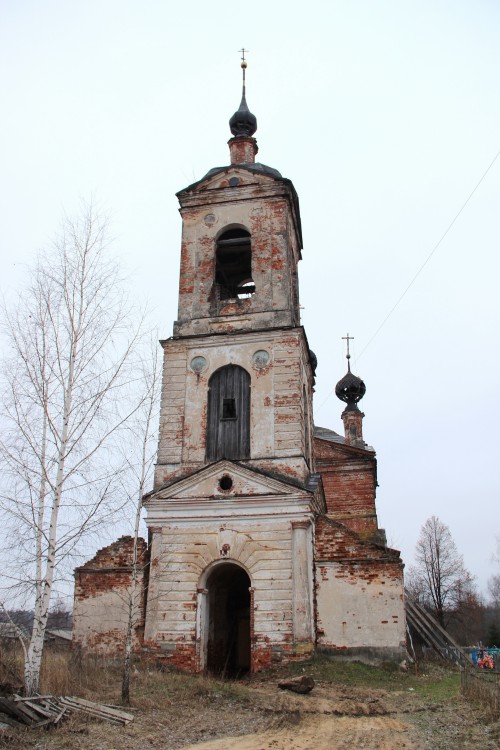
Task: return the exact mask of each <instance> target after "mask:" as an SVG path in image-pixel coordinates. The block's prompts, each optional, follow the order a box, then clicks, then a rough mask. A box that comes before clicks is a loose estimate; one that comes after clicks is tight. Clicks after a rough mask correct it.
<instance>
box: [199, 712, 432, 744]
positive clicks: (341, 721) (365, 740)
mask: <svg viewBox="0 0 500 750" xmlns="http://www.w3.org/2000/svg"><path fill="white" fill-rule="evenodd" d="M408 732H409V728H408V725H406V724H404V723H403V722H401V721H399V720H397V719H392V718H388V717H358V718H352V717H347V716H344V717H333V716H319V717H316V716H314V717H313V716H308V717H306V718H305V719H304V720H303V721H301V722H300V724H299V725H298V726H297V727H289V728H287V729H275V730H271V731H268V732H264V733H262V734H247V735H244V736H243V737H226V738H225V739H220V740H214V741H212V742H203V743H202V744H198V745H189V746H188V747H186V750H352V748H356V749H357V748H366V750H400V749H401V748H405V750H420V748H421V747H422V746H420V745H415V744H414V743H413V742H412V741H411V740H410V738H409V734H408Z"/></svg>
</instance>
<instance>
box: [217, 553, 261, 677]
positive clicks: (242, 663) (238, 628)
mask: <svg viewBox="0 0 500 750" xmlns="http://www.w3.org/2000/svg"><path fill="white" fill-rule="evenodd" d="M250 586H251V582H250V578H249V576H248V574H247V573H246V571H245V570H243V568H240V566H239V565H235V564H234V563H231V562H225V563H221V564H220V565H216V566H215V568H214V569H213V570H212V572H211V573H210V575H209V577H208V579H207V583H206V588H207V590H208V594H207V598H208V602H207V603H208V613H207V614H208V618H207V620H208V622H207V624H208V628H207V651H206V654H207V661H206V666H207V669H208V671H209V672H212V673H214V674H218V675H221V676H223V677H239V676H241V675H243V674H245V673H246V672H248V671H249V670H250Z"/></svg>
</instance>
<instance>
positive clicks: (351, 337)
mask: <svg viewBox="0 0 500 750" xmlns="http://www.w3.org/2000/svg"><path fill="white" fill-rule="evenodd" d="M342 340H344V341H347V354H346V359H347V368H348V370H349V372H351V363H350V362H349V360H350V359H351V354H350V352H349V341H354V336H349V334H347V336H342Z"/></svg>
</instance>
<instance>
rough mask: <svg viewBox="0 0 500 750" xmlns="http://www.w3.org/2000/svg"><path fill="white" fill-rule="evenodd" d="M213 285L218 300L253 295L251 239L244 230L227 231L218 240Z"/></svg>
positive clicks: (238, 228) (237, 228) (239, 228)
mask: <svg viewBox="0 0 500 750" xmlns="http://www.w3.org/2000/svg"><path fill="white" fill-rule="evenodd" d="M215 283H216V285H217V289H218V294H219V299H220V300H229V299H246V298H247V297H251V296H252V294H254V293H255V284H254V283H253V280H252V246H251V238H250V232H248V231H247V230H246V229H243V228H242V227H236V228H233V229H227V230H226V231H225V232H223V233H222V234H221V235H220V237H219V238H218V240H217V243H216V248H215Z"/></svg>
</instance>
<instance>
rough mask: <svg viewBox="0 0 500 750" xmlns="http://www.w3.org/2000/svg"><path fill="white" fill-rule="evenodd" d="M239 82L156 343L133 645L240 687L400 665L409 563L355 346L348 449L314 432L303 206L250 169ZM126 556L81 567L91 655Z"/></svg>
mask: <svg viewBox="0 0 500 750" xmlns="http://www.w3.org/2000/svg"><path fill="white" fill-rule="evenodd" d="M242 67H243V97H242V101H241V104H240V107H239V109H238V111H237V112H236V113H235V114H234V115H233V116H232V117H231V120H230V129H231V133H232V137H231V139H230V140H229V155H230V164H229V166H224V167H216V168H214V169H211V170H210V171H209V172H208V173H207V174H206V175H205V177H203V178H202V179H201V180H199V181H198V182H195V183H194V184H192V185H189V186H188V187H186V188H185V189H183V190H181V191H180V192H179V193H178V199H179V203H180V213H181V217H182V245H181V262H180V280H179V306H178V317H177V320H176V321H175V323H174V327H173V335H172V336H171V337H170V338H168V339H166V340H165V341H162V342H161V344H162V346H163V349H164V370H163V388H162V397H161V417H160V433H159V447H158V458H157V464H156V470H155V480H154V489H153V490H152V491H151V492H150V493H149V494H148V495H146V497H145V498H144V507H145V510H146V524H147V527H148V533H149V539H148V543H147V544H146V543H145V542H142V540H141V546H140V550H139V559H140V560H141V561H142V563H143V568H142V570H141V577H140V586H139V589H140V591H139V594H138V599H137V608H136V609H137V614H136V618H135V622H134V632H135V636H134V637H135V648H136V649H137V650H143V651H146V652H147V653H150V654H153V655H154V654H156V655H157V656H158V657H159V658H161V659H163V660H165V661H166V663H167V664H171V665H172V666H175V667H178V668H180V669H183V670H187V671H192V672H201V671H206V670H208V671H211V672H216V673H220V674H231V675H237V674H241V673H244V672H246V671H250V672H255V671H258V670H260V669H263V668H266V667H269V666H270V665H272V664H275V663H277V662H281V661H286V660H290V659H297V658H302V657H304V656H309V655H312V654H313V653H314V652H316V651H325V652H329V653H342V654H352V655H356V656H359V657H363V656H370V657H378V658H382V659H401V658H403V657H404V649H405V616H404V593H403V564H402V561H401V559H400V556H399V552H397V551H396V550H392V549H390V548H388V547H387V545H386V542H385V536H384V532H383V530H381V529H379V527H378V522H377V514H376V507H375V490H376V486H377V466H376V458H375V453H374V451H373V449H372V448H370V447H369V446H367V444H366V443H365V442H364V440H363V431H362V420H363V416H364V415H363V413H362V412H361V411H360V409H359V406H358V402H359V400H360V399H361V398H362V396H363V395H364V392H365V385H364V383H363V381H362V380H361V379H360V378H358V377H356V376H355V375H354V374H353V373H351V371H350V366H349V348H348V372H347V374H346V375H345V376H344V377H343V378H342V379H341V380H340V381H339V383H338V384H337V387H336V393H337V396H338V397H339V398H340V399H341V400H342V401H343V402H344V406H345V408H344V411H343V413H342V420H343V422H344V428H345V434H344V435H343V436H341V435H338V434H337V433H335V432H333V431H332V430H330V429H326V428H321V427H315V426H314V423H313V391H314V380H315V368H316V358H315V356H314V354H313V352H312V351H311V350H310V349H309V345H308V342H307V337H306V333H305V331H304V328H303V327H302V326H301V323H300V311H299V286H298V264H299V261H300V259H301V250H302V229H301V222H300V212H299V201H298V197H297V194H296V192H295V189H294V187H293V184H292V183H291V181H290V180H289V179H287V178H284V177H282V176H281V174H280V173H279V172H278V171H277V170H276V169H274V168H271V167H268V166H266V165H265V164H262V163H260V162H258V161H256V157H257V153H258V148H257V141H256V139H255V138H254V133H255V132H256V129H257V122H256V118H255V116H254V115H253V114H252V113H251V112H250V111H249V109H248V106H247V103H246V98H245V67H246V62H245V61H244V60H243V62H242ZM347 344H348V346H349V338H348V339H347ZM132 553H133V540H131V539H130V538H127V537H125V538H122V539H121V540H119V541H118V542H115V544H113V545H110V546H109V547H107V548H105V549H104V550H101V551H100V552H98V553H97V555H96V556H95V557H94V558H93V560H91V561H89V562H88V563H86V564H85V565H83V566H82V567H80V568H78V569H77V570H76V572H75V579H76V588H75V614H74V642H75V643H76V644H79V645H80V646H81V647H82V648H84V649H89V650H97V651H101V652H103V653H109V654H110V653H116V652H119V651H120V650H122V649H123V642H124V634H125V630H126V619H125V609H124V607H123V600H124V599H123V596H122V595H121V594H120V592H121V593H123V591H126V590H127V587H128V586H129V585H130V571H131V564H132ZM119 594H120V595H119Z"/></svg>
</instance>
